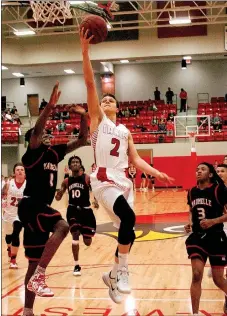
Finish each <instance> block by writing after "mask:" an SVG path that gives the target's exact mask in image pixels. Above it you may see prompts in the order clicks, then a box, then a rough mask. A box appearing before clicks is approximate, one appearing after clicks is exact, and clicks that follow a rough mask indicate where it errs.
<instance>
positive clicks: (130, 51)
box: [2, 25, 224, 65]
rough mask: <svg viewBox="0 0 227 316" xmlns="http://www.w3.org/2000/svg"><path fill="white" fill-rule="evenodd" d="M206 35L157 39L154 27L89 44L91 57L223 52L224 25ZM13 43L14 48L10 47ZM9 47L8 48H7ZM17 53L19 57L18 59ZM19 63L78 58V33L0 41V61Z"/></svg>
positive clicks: (209, 26)
mask: <svg viewBox="0 0 227 316" xmlns="http://www.w3.org/2000/svg"><path fill="white" fill-rule="evenodd" d="M207 30H208V35H207V36H191V37H183V38H180V39H179V38H170V39H169V38H161V39H160V38H158V37H157V29H148V30H140V31H139V40H138V41H120V42H106V43H101V44H99V45H91V58H92V59H93V60H108V59H109V60H111V59H112V60H116V59H125V58H139V57H157V56H182V55H190V54H211V53H222V52H223V53H224V25H208V26H207ZM15 43H17V45H18V46H19V52H18V50H14V45H15ZM10 46H12V49H11V50H9V47H10ZM20 56H22V57H21V58H20ZM18 59H21V60H20V64H21V65H23V64H24V65H25V64H39V63H53V62H67V61H81V60H82V55H81V48H80V44H79V36H78V34H75V35H64V36H62V35H61V36H60V35H56V36H47V37H29V38H18V39H17V40H15V39H14V40H12V39H8V40H7V39H6V40H4V41H3V43H2V63H8V64H18Z"/></svg>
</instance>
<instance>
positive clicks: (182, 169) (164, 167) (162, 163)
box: [136, 153, 224, 187]
mask: <svg viewBox="0 0 227 316" xmlns="http://www.w3.org/2000/svg"><path fill="white" fill-rule="evenodd" d="M141 157H142V158H143V159H144V160H145V161H147V162H148V163H150V161H151V157H150V156H143V155H142V153H141ZM223 158H224V155H212V156H197V164H198V163H200V162H203V161H206V162H209V163H211V164H214V162H215V160H217V161H218V162H219V163H222V161H223ZM190 161H191V157H190V156H178V157H153V164H154V168H157V169H158V170H160V171H163V172H165V173H167V174H168V175H169V176H171V177H173V178H175V182H174V184H173V185H172V186H177V187H184V186H185V182H186V181H187V178H189V179H193V174H191V173H192V172H193V171H192V170H191V165H190ZM189 173H190V174H189ZM194 175H195V170H194ZM140 176H141V172H140V171H139V170H138V172H137V175H136V186H137V187H140V182H141V178H140ZM194 179H195V178H194ZM195 183H196V181H195ZM155 185H156V186H157V187H159V186H160V187H163V186H165V184H163V183H161V182H159V181H157V180H156V181H155Z"/></svg>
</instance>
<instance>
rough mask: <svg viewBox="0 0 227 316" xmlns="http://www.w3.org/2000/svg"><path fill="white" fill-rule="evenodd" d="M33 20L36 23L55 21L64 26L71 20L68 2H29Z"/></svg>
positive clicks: (57, 0)
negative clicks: (67, 20)
mask: <svg viewBox="0 0 227 316" xmlns="http://www.w3.org/2000/svg"><path fill="white" fill-rule="evenodd" d="M30 4H31V8H32V11H33V18H34V20H35V21H36V22H38V21H42V22H51V23H54V22H55V21H56V20H57V21H58V22H59V23H61V24H64V23H65V20H66V19H71V18H72V14H71V11H70V2H69V1H65V0H30Z"/></svg>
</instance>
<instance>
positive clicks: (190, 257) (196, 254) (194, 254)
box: [189, 252, 205, 263]
mask: <svg viewBox="0 0 227 316" xmlns="http://www.w3.org/2000/svg"><path fill="white" fill-rule="evenodd" d="M194 257H199V258H200V259H201V260H202V261H203V262H204V263H205V260H204V259H203V257H202V256H201V255H200V254H199V253H196V252H195V253H193V254H191V255H190V256H189V259H196V258H194Z"/></svg>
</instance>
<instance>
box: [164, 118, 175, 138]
mask: <svg viewBox="0 0 227 316" xmlns="http://www.w3.org/2000/svg"><path fill="white" fill-rule="evenodd" d="M166 131H167V132H166V135H167V136H173V131H174V124H173V121H171V120H168V121H167V124H166Z"/></svg>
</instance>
